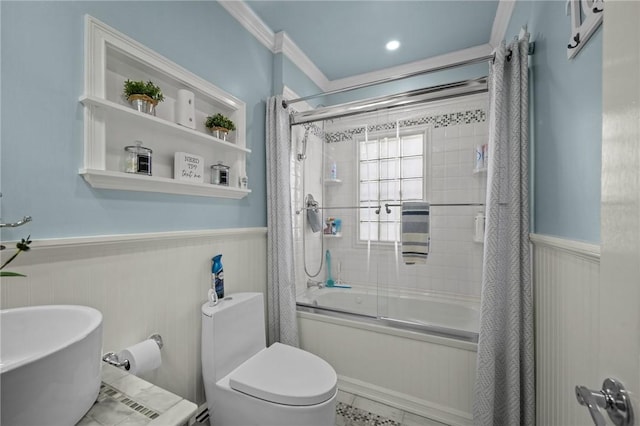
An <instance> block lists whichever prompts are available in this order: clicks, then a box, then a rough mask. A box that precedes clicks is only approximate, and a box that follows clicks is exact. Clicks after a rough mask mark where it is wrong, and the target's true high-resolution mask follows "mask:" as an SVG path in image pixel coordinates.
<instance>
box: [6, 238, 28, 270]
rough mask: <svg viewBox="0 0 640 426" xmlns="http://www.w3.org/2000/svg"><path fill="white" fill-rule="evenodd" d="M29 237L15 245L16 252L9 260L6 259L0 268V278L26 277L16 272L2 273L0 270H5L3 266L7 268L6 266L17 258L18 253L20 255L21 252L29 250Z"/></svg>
mask: <svg viewBox="0 0 640 426" xmlns="http://www.w3.org/2000/svg"><path fill="white" fill-rule="evenodd" d="M30 238H31V235H29V236H28V237H27V238H26V239H24V238H23V239H22V241H20V242H19V243H17V244H16V249H17V250H16V252H15V253H14V254H13V256H11V257H10V258H9V259H7V261H6V262H4V263H3V264H2V266H0V277H24V276H26V275H23V274H19V273H17V272H9V271H3V270H2V269H4V268H5V266H7V265H8V264H10V263H11V262H13V260H14V259H15V258H16V257H18V255H19V254H20V253H22V252H23V251H29V250H31V247H29V244H31V240H30ZM0 249H4V246H0Z"/></svg>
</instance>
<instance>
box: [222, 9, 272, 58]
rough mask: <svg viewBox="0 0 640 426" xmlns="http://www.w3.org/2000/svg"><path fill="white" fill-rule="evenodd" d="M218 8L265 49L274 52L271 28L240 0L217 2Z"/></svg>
mask: <svg viewBox="0 0 640 426" xmlns="http://www.w3.org/2000/svg"><path fill="white" fill-rule="evenodd" d="M218 3H220V6H222V7H223V8H225V10H226V11H227V12H229V14H230V15H231V16H233V17H234V18H235V19H236V20H237V21H238V22H239V23H240V25H242V26H243V27H244V28H245V29H246V30H247V31H249V33H251V35H253V36H254V37H255V38H256V39H258V41H259V42H260V43H262V44H263V45H264V46H265V47H266V48H267V49H269V50H271V51H272V52H273V50H274V34H273V31H272V30H271V28H269V27H268V26H267V24H265V23H264V21H263V20H262V19H260V17H259V16H258V15H256V13H255V12H254V11H253V10H252V9H251V8H250V7H249V6H248V5H247V4H246V3H245V2H244V1H241V0H218Z"/></svg>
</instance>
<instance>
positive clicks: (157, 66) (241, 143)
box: [80, 16, 251, 199]
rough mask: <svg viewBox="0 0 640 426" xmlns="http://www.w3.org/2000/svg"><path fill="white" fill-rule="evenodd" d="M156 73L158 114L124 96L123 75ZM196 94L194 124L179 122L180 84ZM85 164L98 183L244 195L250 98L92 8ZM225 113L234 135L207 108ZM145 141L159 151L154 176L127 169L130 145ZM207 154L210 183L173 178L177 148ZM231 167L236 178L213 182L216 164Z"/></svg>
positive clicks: (148, 76) (150, 76) (150, 189)
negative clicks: (219, 129) (209, 120)
mask: <svg viewBox="0 0 640 426" xmlns="http://www.w3.org/2000/svg"><path fill="white" fill-rule="evenodd" d="M127 79H130V80H142V81H148V80H151V81H153V82H154V83H155V84H156V85H158V86H159V87H160V88H161V89H162V92H163V94H164V97H165V100H164V102H161V103H160V104H159V105H158V106H157V107H156V113H155V115H151V114H145V113H142V112H138V111H137V110H135V109H133V108H132V107H131V106H130V105H129V102H128V101H127V100H126V99H125V98H124V96H123V93H122V92H123V84H124V81H125V80H127ZM181 89H185V90H188V91H190V92H192V93H193V94H194V105H195V113H194V122H195V128H193V129H192V128H190V127H185V126H182V125H180V124H177V121H178V119H177V114H176V112H177V108H176V103H177V98H178V91H179V90H181ZM80 101H81V102H82V103H83V105H84V107H85V108H84V119H85V121H84V122H85V140H84V166H83V168H81V169H80V174H81V175H82V176H83V177H84V178H85V180H86V181H87V182H88V183H89V184H90V185H91V186H93V187H95V188H107V189H121V190H131V191H148V192H164V193H170V194H185V195H198V196H208V197H225V198H236V199H239V198H243V197H245V196H246V195H247V194H249V193H250V192H251V191H250V190H249V189H248V188H244V187H243V185H242V184H241V179H242V177H244V176H246V157H247V155H248V154H249V153H250V152H251V150H249V149H248V148H247V147H246V126H245V122H246V118H245V114H246V106H245V104H244V102H242V101H241V100H239V99H237V98H235V97H234V96H232V95H230V94H228V93H226V92H224V91H223V90H221V89H219V88H217V87H216V86H214V85H213V84H211V83H209V82H208V81H206V80H203V79H202V78H200V77H198V76H196V75H195V74H193V73H191V72H189V71H188V70H186V69H184V68H182V67H181V66H179V65H177V64H175V63H174V62H172V61H170V60H168V59H167V58H164V57H163V56H161V55H159V54H157V53H156V52H154V51H152V50H151V49H149V48H147V47H145V46H143V45H141V44H140V43H138V42H136V41H135V40H132V39H131V38H129V37H127V36H126V35H124V34H122V33H119V32H118V31H116V30H114V29H113V28H111V27H109V26H107V25H106V24H104V23H102V22H100V21H98V20H96V19H95V18H93V17H91V16H87V17H86V22H85V91H84V94H83V95H82V96H81V97H80ZM216 113H221V114H223V115H225V116H227V117H229V118H230V119H231V120H232V121H233V122H234V123H235V125H236V130H235V131H234V132H232V133H231V135H230V136H231V137H230V138H229V140H228V141H224V140H222V139H218V138H216V137H214V136H212V134H211V133H210V132H209V131H208V129H206V127H205V125H204V122H205V119H206V117H207V116H208V115H213V114H216ZM135 141H142V145H143V146H145V147H147V148H150V149H151V150H152V151H153V154H152V176H145V175H138V174H131V173H125V172H124V170H125V158H126V156H125V149H124V148H125V147H126V146H129V145H135ZM176 152H186V153H189V154H195V155H198V156H201V157H202V158H203V159H204V162H205V164H204V181H203V183H197V182H185V181H180V180H176V179H173V177H174V171H173V166H174V154H175V153H176ZM218 162H222V163H223V164H224V165H227V166H229V167H230V170H229V175H230V176H229V186H222V185H214V184H211V183H210V182H211V168H210V166H212V165H215V164H217V163H218Z"/></svg>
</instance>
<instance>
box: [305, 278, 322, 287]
mask: <svg viewBox="0 0 640 426" xmlns="http://www.w3.org/2000/svg"><path fill="white" fill-rule="evenodd" d="M311 287H318V288H322V287H324V283H323V282H322V281H314V280H312V279H311V278H309V279H308V280H307V288H311Z"/></svg>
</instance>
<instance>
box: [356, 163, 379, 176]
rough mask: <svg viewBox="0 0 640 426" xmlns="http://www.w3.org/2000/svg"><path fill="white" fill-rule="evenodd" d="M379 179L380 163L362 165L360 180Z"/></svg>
mask: <svg viewBox="0 0 640 426" xmlns="http://www.w3.org/2000/svg"><path fill="white" fill-rule="evenodd" d="M374 179H378V162H377V161H367V162H364V163H360V180H374Z"/></svg>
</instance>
